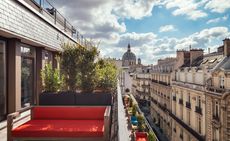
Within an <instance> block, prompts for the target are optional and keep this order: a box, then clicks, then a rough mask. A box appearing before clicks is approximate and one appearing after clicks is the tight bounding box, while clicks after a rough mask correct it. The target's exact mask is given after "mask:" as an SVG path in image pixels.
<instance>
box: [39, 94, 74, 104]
mask: <svg viewBox="0 0 230 141" xmlns="http://www.w3.org/2000/svg"><path fill="white" fill-rule="evenodd" d="M39 105H47V106H48V105H66V106H68V105H69V106H71V105H75V93H74V92H60V93H42V94H40V95H39Z"/></svg>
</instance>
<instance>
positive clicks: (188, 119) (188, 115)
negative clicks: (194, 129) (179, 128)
mask: <svg viewBox="0 0 230 141" xmlns="http://www.w3.org/2000/svg"><path fill="white" fill-rule="evenodd" d="M187 122H188V125H190V111H188V113H187Z"/></svg>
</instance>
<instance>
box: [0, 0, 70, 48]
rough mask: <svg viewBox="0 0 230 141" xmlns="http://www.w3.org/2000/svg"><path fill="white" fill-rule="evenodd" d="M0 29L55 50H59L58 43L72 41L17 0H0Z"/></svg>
mask: <svg viewBox="0 0 230 141" xmlns="http://www.w3.org/2000/svg"><path fill="white" fill-rule="evenodd" d="M1 30H3V31H5V32H7V33H10V34H14V35H16V36H18V37H19V38H26V39H28V40H31V41H33V42H37V43H39V44H42V45H44V46H48V47H50V48H53V49H55V50H60V49H61V48H60V44H61V43H63V42H70V43H74V41H73V39H70V38H68V37H67V36H65V35H64V34H63V33H62V32H60V31H58V29H57V28H54V27H52V26H51V25H49V24H48V23H46V22H45V21H44V20H42V19H41V18H39V17H38V16H37V15H36V14H35V13H32V12H31V11H29V10H27V9H26V8H25V7H24V6H22V5H20V4H19V3H18V2H17V0H14V1H13V0H0V31H1ZM44 35H45V36H44Z"/></svg>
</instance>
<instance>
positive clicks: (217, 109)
mask: <svg viewBox="0 0 230 141" xmlns="http://www.w3.org/2000/svg"><path fill="white" fill-rule="evenodd" d="M214 116H215V117H216V118H218V117H219V102H218V101H215V107H214Z"/></svg>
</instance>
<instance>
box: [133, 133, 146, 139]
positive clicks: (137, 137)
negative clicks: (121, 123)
mask: <svg viewBox="0 0 230 141" xmlns="http://www.w3.org/2000/svg"><path fill="white" fill-rule="evenodd" d="M135 134H136V141H147V140H148V137H147V134H146V133H145V132H136V133H135Z"/></svg>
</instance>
